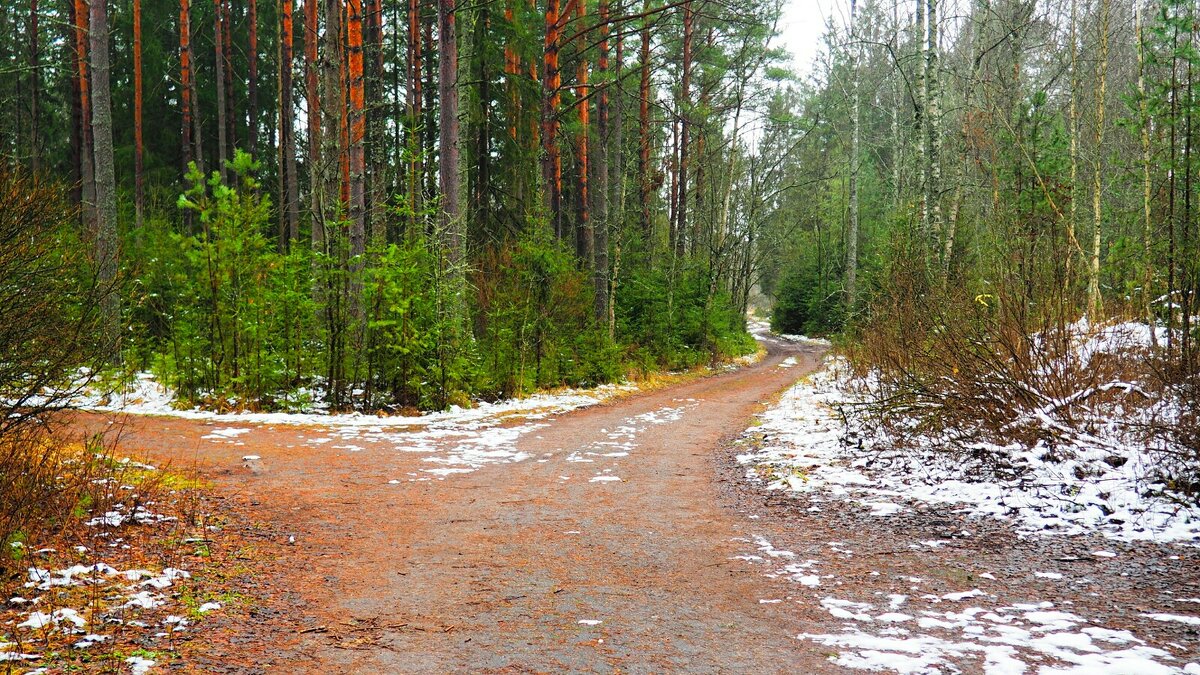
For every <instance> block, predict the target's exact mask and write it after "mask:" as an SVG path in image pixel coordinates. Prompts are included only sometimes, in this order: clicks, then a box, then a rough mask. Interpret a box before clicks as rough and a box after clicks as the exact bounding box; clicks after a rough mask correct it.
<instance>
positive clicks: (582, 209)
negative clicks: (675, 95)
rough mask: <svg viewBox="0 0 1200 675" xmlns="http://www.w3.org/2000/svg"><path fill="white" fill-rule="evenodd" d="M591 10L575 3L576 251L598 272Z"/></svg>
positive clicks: (588, 268) (590, 269)
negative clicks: (592, 182) (590, 76)
mask: <svg viewBox="0 0 1200 675" xmlns="http://www.w3.org/2000/svg"><path fill="white" fill-rule="evenodd" d="M586 14H587V3H586V2H582V1H578V2H576V3H575V19H576V22H577V23H578V24H579V28H578V33H579V38H578V47H577V50H576V51H577V52H578V59H579V63H578V64H576V67H575V81H576V83H577V84H578V89H577V91H578V94H579V104H578V108H579V139H578V141H577V147H578V151H579V152H578V157H577V158H576V162H577V170H578V172H579V196H578V197H579V198H578V201H579V222H578V223H576V225H575V254H576V255H577V256H578V257H579V260H580V262H581V263H582V264H583V266H584V269H586V270H588V271H591V272H593V274H594V273H595V268H596V261H595V234H594V232H593V231H592V212H591V204H590V198H591V195H590V192H589V190H590V187H591V186H590V185H589V184H588V181H589V180H590V179H591V176H590V175H589V173H588V169H589V168H590V167H589V166H588V162H589V160H590V159H591V158H590V157H589V156H588V151H589V150H590V147H589V144H588V136H589V135H590V134H591V129H590V126H591V100H590V99H589V97H588V94H589V92H590V91H591V90H590V88H589V87H588V60H587V42H588V40H589V39H590V38H591V33H590V32H589V31H587V30H585V28H584V26H585V22H586V20H587V18H586Z"/></svg>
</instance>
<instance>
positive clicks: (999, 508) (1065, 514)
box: [738, 346, 1200, 545]
mask: <svg viewBox="0 0 1200 675" xmlns="http://www.w3.org/2000/svg"><path fill="white" fill-rule="evenodd" d="M1094 347H1095V346H1094ZM1095 348H1103V347H1102V346H1099V347H1095ZM848 377H849V376H848V373H847V368H846V367H845V363H844V361H842V360H840V359H838V358H831V359H829V360H828V361H827V363H826V365H825V366H824V367H823V368H822V369H821V370H820V371H818V372H817V373H814V374H813V375H811V376H810V377H809V378H807V379H805V380H804V381H802V382H800V383H799V384H797V385H795V386H794V387H792V388H791V389H789V390H788V391H787V392H785V393H784V394H783V396H782V397H781V398H780V400H779V403H778V404H777V405H775V406H773V407H772V408H771V409H769V410H768V411H766V412H765V413H764V414H763V415H762V416H761V418H760V422H761V425H760V426H757V427H752V428H751V429H749V430H748V431H747V432H746V436H745V437H744V441H753V443H747V445H748V446H750V449H749V451H748V452H746V453H744V454H741V455H739V457H738V461H739V462H741V463H742V464H743V465H745V466H746V467H747V473H748V475H749V476H750V477H751V478H752V479H755V480H762V481H764V482H766V483H767V485H768V487H770V488H772V489H782V490H790V491H797V492H818V493H823V494H825V495H827V496H832V497H836V498H843V499H849V500H852V501H857V502H858V503H860V504H862V505H864V506H866V507H868V508H870V509H871V511H872V513H873V514H874V515H878V516H880V517H887V516H888V515H891V514H893V513H897V512H899V511H901V510H903V509H904V508H905V504H906V503H908V502H910V501H918V502H926V503H934V504H937V503H941V504H961V505H963V507H964V509H965V510H966V511H967V512H968V513H970V514H972V515H975V516H986V517H993V518H997V519H1000V520H1005V521H1009V522H1011V523H1012V524H1013V525H1014V526H1015V527H1016V528H1017V529H1018V531H1020V532H1023V533H1039V534H1043V533H1044V534H1080V533H1086V532H1097V533H1100V534H1103V535H1104V536H1106V537H1109V538H1112V539H1116V540H1122V541H1137V540H1150V541H1156V542H1162V543H1167V542H1177V543H1186V544H1193V545H1195V544H1200V509H1197V508H1195V507H1185V506H1182V505H1180V504H1176V503H1173V502H1169V501H1167V500H1161V499H1152V498H1148V497H1145V496H1144V495H1145V494H1146V485H1145V484H1144V482H1143V476H1145V474H1146V472H1147V470H1148V467H1149V466H1151V463H1152V461H1153V459H1152V458H1151V457H1150V456H1149V455H1148V454H1147V453H1145V452H1143V451H1139V450H1138V449H1137V448H1133V447H1129V446H1123V447H1121V453H1122V456H1121V457H1118V458H1114V457H1113V449H1112V448H1111V447H1107V448H1091V449H1089V448H1077V449H1076V452H1075V454H1074V456H1073V457H1070V458H1068V459H1065V460H1063V461H1057V462H1056V461H1050V460H1049V459H1044V452H1043V451H1041V450H1040V449H1039V448H1032V449H1030V448H1023V447H1020V446H1017V445H1013V446H1009V447H994V446H989V447H987V448H979V449H981V450H986V451H987V452H988V453H998V454H1002V455H1004V456H1007V457H1008V458H1009V459H1010V461H1011V462H1012V463H1013V464H1014V465H1016V466H1020V467H1023V468H1024V469H1025V470H1024V471H1023V472H1022V474H1021V475H1019V476H1017V477H1013V478H1010V479H1002V478H998V477H994V476H991V475H990V474H989V472H987V471H986V470H985V469H984V468H983V467H980V466H978V465H977V464H974V463H973V462H971V461H964V460H963V458H962V457H958V456H950V455H947V454H945V453H938V452H934V451H921V450H905V451H897V450H892V449H889V448H886V447H872V445H871V444H870V443H856V444H853V445H852V444H850V443H849V442H848V441H847V440H846V434H845V430H844V425H843V423H842V421H841V418H840V416H839V413H838V412H837V409H838V407H839V406H844V405H846V404H849V403H853V401H854V398H853V394H850V393H847V389H846V386H845V385H846V383H847V381H848ZM1081 476H1082V477H1081Z"/></svg>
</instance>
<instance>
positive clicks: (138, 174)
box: [133, 0, 146, 229]
mask: <svg viewBox="0 0 1200 675" xmlns="http://www.w3.org/2000/svg"><path fill="white" fill-rule="evenodd" d="M142 160H143V157H142V1H141V0H133V210H134V218H135V222H134V224H135V225H136V226H137V227H138V228H139V229H140V228H141V227H142V218H143V216H144V211H145V208H146V202H145V199H146V197H145V185H144V182H143V181H144V176H143V174H142V170H143V166H142Z"/></svg>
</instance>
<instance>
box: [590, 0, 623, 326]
mask: <svg viewBox="0 0 1200 675" xmlns="http://www.w3.org/2000/svg"><path fill="white" fill-rule="evenodd" d="M597 13H598V14H599V19H600V57H599V59H598V60H597V61H596V67H597V68H598V69H599V71H600V79H601V85H600V86H601V88H600V98H599V100H598V101H597V102H596V140H597V143H596V178H595V181H594V182H595V185H594V186H593V187H594V190H593V191H592V203H593V204H594V206H593V209H592V211H593V213H594V215H595V225H594V226H593V228H592V229H593V233H594V235H593V236H594V237H595V241H594V246H593V248H594V251H595V256H594V259H595V264H594V266H593V268H592V283H593V285H594V286H595V291H594V292H595V303H594V311H595V318H596V323H598V324H599V323H600V322H602V321H604V319H605V318H606V317H607V316H608V229H609V222H608V201H609V195H608V189H609V188H608V172H609V167H608V156H609V147H610V146H609V141H611V140H612V138H611V134H610V127H609V110H608V102H609V98H608V90H609V87H610V86H611V83H612V81H611V80H609V78H608V71H609V64H608V38H609V31H610V29H611V27H610V25H609V8H608V0H600V5H599V8H598V10H597ZM617 30H618V31H619V30H620V26H618V27H617ZM618 152H619V150H618Z"/></svg>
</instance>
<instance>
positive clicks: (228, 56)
mask: <svg viewBox="0 0 1200 675" xmlns="http://www.w3.org/2000/svg"><path fill="white" fill-rule="evenodd" d="M232 4H233V3H232V0H221V29H222V30H224V31H225V40H224V41H223V43H222V47H223V48H224V52H222V53H223V54H224V55H225V124H226V126H227V129H226V138H227V140H228V142H229V158H230V159H232V158H233V150H234V148H236V147H238V142H237V124H236V121H237V111H236V108H237V106H236V102H235V100H234V96H233V18H232V16H231V10H230V6H231V5H232Z"/></svg>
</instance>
